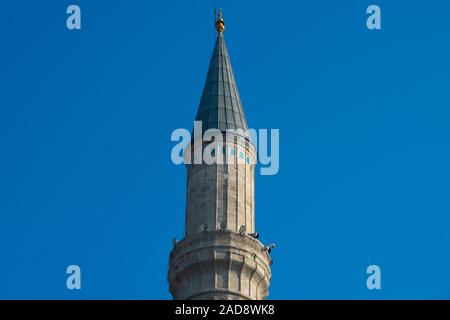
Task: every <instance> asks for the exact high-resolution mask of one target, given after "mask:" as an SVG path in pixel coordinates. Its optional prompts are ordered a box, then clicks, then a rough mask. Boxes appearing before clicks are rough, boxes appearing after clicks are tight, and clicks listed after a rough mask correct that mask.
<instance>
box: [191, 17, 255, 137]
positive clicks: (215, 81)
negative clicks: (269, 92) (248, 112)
mask: <svg viewBox="0 0 450 320" xmlns="http://www.w3.org/2000/svg"><path fill="white" fill-rule="evenodd" d="M215 26H216V29H217V32H218V35H217V40H216V45H215V47H214V51H213V54H212V57H211V61H210V64H209V69H208V75H207V76H206V82H205V86H204V88H203V93H202V97H201V99H200V106H199V108H198V111H197V116H196V117H195V120H196V121H202V126H203V131H205V130H207V129H210V128H215V129H219V130H221V131H225V130H226V129H244V130H246V129H247V121H246V119H245V115H244V112H243V109H242V103H241V99H240V97H239V91H238V88H237V85H236V80H235V79H234V74H233V70H232V68H231V62H230V58H229V56H228V51H227V47H226V45H225V40H224V38H223V31H224V27H225V23H224V21H223V18H222V12H221V11H220V12H219V17H218V18H217V19H216V21H215Z"/></svg>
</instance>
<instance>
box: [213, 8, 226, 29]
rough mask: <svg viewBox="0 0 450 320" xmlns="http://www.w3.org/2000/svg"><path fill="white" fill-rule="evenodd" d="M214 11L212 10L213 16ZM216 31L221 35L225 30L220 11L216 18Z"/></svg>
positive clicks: (220, 10)
mask: <svg viewBox="0 0 450 320" xmlns="http://www.w3.org/2000/svg"><path fill="white" fill-rule="evenodd" d="M215 12H216V10H215V9H214V16H216V14H215ZM216 30H217V32H218V33H219V34H221V33H222V32H223V31H224V30H225V21H223V17H222V9H219V16H218V17H217V18H216Z"/></svg>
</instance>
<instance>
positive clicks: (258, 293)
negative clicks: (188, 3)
mask: <svg viewBox="0 0 450 320" xmlns="http://www.w3.org/2000/svg"><path fill="white" fill-rule="evenodd" d="M215 28H216V30H217V32H218V36H217V39H216V43H215V47H214V50H213V54H212V57H211V61H210V65H209V69H208V73H207V76H206V81H205V85H204V89H203V93H202V96H201V99H200V104H199V108H198V111H197V115H196V117H195V121H197V123H199V122H200V123H201V125H202V132H201V133H202V134H205V133H206V134H207V133H208V131H210V130H216V132H220V133H222V135H223V140H222V141H221V142H222V144H220V146H216V147H215V148H211V145H210V144H211V142H200V143H195V141H194V143H191V145H190V147H189V149H188V150H187V152H191V153H192V154H194V152H201V154H202V155H203V153H204V152H205V150H213V151H212V153H214V156H215V157H216V159H222V161H217V162H216V163H212V164H206V163H205V162H204V161H202V162H201V163H192V164H187V165H186V169H187V190H186V225H185V238H184V239H183V240H181V241H179V242H177V243H176V244H174V248H173V249H172V252H171V254H170V261H169V274H168V280H169V288H170V292H171V293H172V295H173V297H174V299H249V300H250V299H252V300H258V299H264V298H266V296H267V295H268V288H269V284H270V278H271V271H270V264H271V258H270V255H269V253H268V251H267V250H266V248H265V247H264V246H263V244H262V243H261V242H260V241H259V240H258V239H257V237H256V236H255V235H256V233H255V214H254V212H255V206H254V198H255V185H254V170H255V164H256V161H257V156H256V148H255V146H254V145H253V144H252V143H251V142H250V140H249V138H248V136H247V134H246V130H247V129H248V127H247V120H246V118H245V114H244V112H243V108H242V103H241V99H240V95H239V91H238V88H237V85H236V80H235V78H234V74H233V70H232V67H231V62H230V58H229V55H228V51H227V48H226V45H225V40H224V37H223V32H224V30H225V22H224V20H223V17H222V11H221V10H220V11H219V15H218V17H217V19H215ZM219 155H220V157H219Z"/></svg>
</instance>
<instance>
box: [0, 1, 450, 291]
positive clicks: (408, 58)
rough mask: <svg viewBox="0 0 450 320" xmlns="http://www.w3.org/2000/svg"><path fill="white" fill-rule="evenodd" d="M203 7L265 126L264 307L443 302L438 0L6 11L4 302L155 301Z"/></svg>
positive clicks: (448, 112)
mask: <svg viewBox="0 0 450 320" xmlns="http://www.w3.org/2000/svg"><path fill="white" fill-rule="evenodd" d="M72 3H75V4H78V5H80V7H81V10H82V30H81V31H68V30H67V28H66V25H65V20H66V16H67V15H66V13H65V11H66V7H67V6H68V5H69V4H72ZM369 4H378V5H380V6H381V9H382V30H381V31H369V30H368V29H367V28H366V26H365V21H366V17H367V15H366V13H365V11H366V8H367V6H368V5H369ZM216 6H217V7H219V6H222V7H223V9H224V18H225V21H226V27H227V29H226V32H225V38H226V41H227V45H228V50H229V53H230V55H231V60H232V63H233V67H234V71H235V76H236V78H237V82H238V85H239V89H240V92H241V97H242V101H243V104H244V109H245V112H246V115H247V119H248V122H249V125H250V126H251V127H252V128H279V129H280V137H281V149H280V153H281V154H280V158H281V159H280V161H281V163H280V172H279V174H278V175H276V176H271V177H268V176H257V177H256V219H257V229H258V231H259V232H260V233H261V235H262V241H263V242H266V243H268V242H275V243H276V244H277V248H276V249H275V250H274V251H273V255H272V256H273V258H274V264H273V268H272V271H273V279H272V285H271V288H270V298H272V299H317V298H319V299H321V298H323V299H331V298H339V299H348V298H356V299H380V298H385V299H395V298H414V299H416V298H426V299H428V298H450V249H449V246H450V166H449V163H450V141H449V138H450V125H449V123H450V94H449V93H450V89H449V82H450V58H449V57H450V45H449V39H450V38H449V33H450V25H449V24H448V20H449V19H448V17H449V12H450V2H449V1H447V0H442V1H438V0H430V1H381V0H377V1H365V0H346V1H344V0H342V1H328V0H308V1H306V0H305V1H216V2H209V1H200V0H197V1H144V0H141V1H119V0H118V1H100V0H96V1H87V0H76V1H70V2H69V1H56V0H54V1H49V0H47V1H45V0H43V1H23V0H22V1H3V2H2V4H1V10H0V298H57V299H79V298H84V299H90V298H105V299H110V298H111V299H116V298H125V299H128V298H137V299H161V298H163V299H168V298H170V294H169V293H168V289H167V281H166V271H167V262H168V255H169V252H170V249H171V242H172V238H174V237H177V238H180V237H181V236H182V231H183V223H184V208H185V185H186V181H185V179H186V177H185V168H184V167H182V166H175V165H173V164H172V162H171V161H170V150H171V148H172V147H173V145H174V144H173V143H172V142H171V141H170V134H171V132H172V130H173V129H175V128H191V127H192V121H193V119H194V116H195V113H196V110H197V107H198V102H199V99H200V94H201V90H202V86H203V82H204V80H205V76H206V71H207V67H208V62H209V58H210V55H211V51H212V48H213V46H214V40H215V36H216V34H215V30H214V28H213V26H212V10H213V8H214V7H216ZM70 264H77V265H79V266H80V267H81V270H82V290H81V291H69V290H67V289H66V277H67V275H66V273H65V270H66V267H67V266H68V265H70ZM370 264H377V265H379V266H380V267H381V270H382V290H381V291H377V292H374V291H369V290H368V289H367V288H366V278H367V275H366V273H365V271H366V267H367V266H368V265H370Z"/></svg>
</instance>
